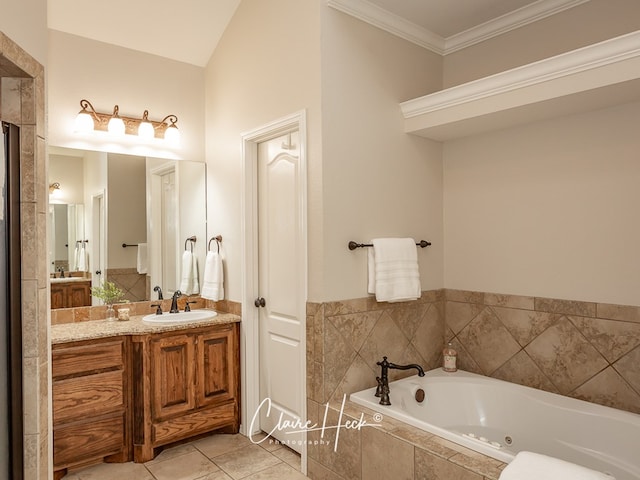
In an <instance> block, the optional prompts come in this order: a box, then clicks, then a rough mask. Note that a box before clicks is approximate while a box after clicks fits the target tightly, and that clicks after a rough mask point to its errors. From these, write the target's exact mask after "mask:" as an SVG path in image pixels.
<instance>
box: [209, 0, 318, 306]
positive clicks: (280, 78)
mask: <svg viewBox="0 0 640 480" xmlns="http://www.w3.org/2000/svg"><path fill="white" fill-rule="evenodd" d="M318 6H319V2H314V1H305V2H301V1H299V0H272V1H269V2H264V1H263V0H245V1H243V2H242V3H241V4H240V6H239V7H238V10H237V11H236V13H235V16H234V18H233V20H232V22H231V23H230V25H229V26H228V27H227V29H226V31H225V33H224V36H223V37H222V40H221V42H220V44H219V45H218V47H217V49H216V51H215V52H214V54H213V56H212V58H211V61H210V63H209V65H208V66H207V77H206V108H207V122H206V123H207V128H206V138H207V172H208V178H207V188H208V192H209V197H208V210H207V215H208V226H209V230H210V232H211V234H212V235H214V234H221V235H222V236H223V237H224V240H223V243H222V245H223V248H224V252H225V255H226V259H227V260H226V261H227V269H226V274H227V276H226V285H225V290H226V292H225V296H226V297H227V298H228V299H231V300H235V301H240V300H241V280H242V272H241V271H240V266H241V263H242V262H241V243H242V232H241V195H242V168H243V167H242V165H243V161H242V149H241V141H240V139H241V135H242V134H243V133H244V132H248V131H251V130H254V129H256V128H258V127H261V126H263V125H265V124H267V123H270V122H272V121H274V120H277V119H279V118H282V117H284V116H287V115H290V114H292V113H295V112H298V111H300V110H302V109H306V113H307V157H308V173H309V177H308V178H309V182H308V183H309V185H308V191H309V193H308V197H309V211H310V212H313V214H312V215H310V218H309V238H310V247H309V254H310V256H311V258H312V260H311V262H312V263H313V262H314V261H315V260H314V259H316V258H318V256H319V248H320V247H321V245H319V240H320V239H321V228H322V216H321V215H322V198H321V196H320V195H321V170H322V168H321V144H320V133H321V132H320V86H319V82H320V59H319V50H320V45H319V39H320V31H319V17H318ZM319 276H320V273H319V272H317V271H316V272H315V274H311V285H310V289H311V290H315V289H317V288H319V287H318V283H319V282H318V280H317V278H318V277H319Z"/></svg>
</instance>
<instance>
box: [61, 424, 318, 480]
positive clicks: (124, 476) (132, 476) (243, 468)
mask: <svg viewBox="0 0 640 480" xmlns="http://www.w3.org/2000/svg"><path fill="white" fill-rule="evenodd" d="M263 438H264V435H263V436H257V435H256V436H254V437H253V441H254V442H258V441H259V440H261V439H263ZM306 478H307V477H305V476H304V475H303V474H302V473H300V456H299V455H298V454H297V453H296V452H294V451H293V450H291V449H289V448H288V447H285V446H283V445H278V444H274V443H273V442H272V441H270V440H269V439H265V440H264V441H263V442H261V443H259V444H255V443H253V442H251V440H249V439H248V438H247V437H245V436H244V435H240V434H238V435H221V434H218V435H211V436H210V437H206V438H201V439H199V440H195V441H193V442H191V443H186V444H183V445H179V446H177V447H173V448H168V449H166V450H164V451H163V452H162V453H160V454H159V455H158V456H157V457H156V458H154V459H153V460H151V461H150V462H147V463H144V464H142V463H110V464H107V463H103V464H99V465H94V466H91V467H87V468H83V469H78V470H72V471H70V472H69V473H68V474H67V475H66V476H65V477H64V480H237V479H243V480H304V479H306Z"/></svg>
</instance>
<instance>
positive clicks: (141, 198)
mask: <svg viewBox="0 0 640 480" xmlns="http://www.w3.org/2000/svg"><path fill="white" fill-rule="evenodd" d="M145 161H146V159H145V158H143V157H133V156H131V155H118V154H109V155H108V167H107V171H108V173H107V185H108V192H109V193H108V195H107V211H106V213H107V252H108V253H107V268H135V267H136V259H137V253H138V251H137V249H136V248H122V244H123V243H129V244H133V243H142V242H145V241H146V239H147V199H146V195H147V190H146V177H145V175H146V165H145Z"/></svg>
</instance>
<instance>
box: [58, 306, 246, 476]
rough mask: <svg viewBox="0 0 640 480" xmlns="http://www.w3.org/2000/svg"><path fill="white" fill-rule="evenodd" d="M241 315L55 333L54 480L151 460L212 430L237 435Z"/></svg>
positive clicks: (96, 324)
mask: <svg viewBox="0 0 640 480" xmlns="http://www.w3.org/2000/svg"><path fill="white" fill-rule="evenodd" d="M238 322H239V317H237V316H235V315H230V314H219V315H218V316H216V317H214V318H213V319H211V320H206V321H200V322H190V323H186V324H163V325H149V324H145V323H144V322H142V320H141V317H140V316H136V317H132V319H131V320H130V321H128V322H117V321H116V322H108V321H103V320H101V321H91V322H80V323H75V324H65V325H56V326H53V327H52V340H53V345H52V377H53V387H52V389H53V462H54V470H55V476H54V478H55V479H60V478H62V477H63V476H64V475H65V474H66V471H67V469H68V468H70V467H73V466H76V465H82V464H86V463H90V462H96V461H101V460H104V461H106V462H128V461H131V460H134V461H135V462H146V461H149V460H151V459H152V458H153V457H154V450H155V449H156V448H157V447H161V446H164V445H167V444H170V443H174V442H177V441H180V440H184V439H186V438H190V437H193V436H195V435H200V434H202V433H206V432H210V431H213V430H219V429H221V430H223V431H225V432H227V433H237V432H238V429H239V425H240V418H239V393H240V392H239V346H238V337H239V323H238Z"/></svg>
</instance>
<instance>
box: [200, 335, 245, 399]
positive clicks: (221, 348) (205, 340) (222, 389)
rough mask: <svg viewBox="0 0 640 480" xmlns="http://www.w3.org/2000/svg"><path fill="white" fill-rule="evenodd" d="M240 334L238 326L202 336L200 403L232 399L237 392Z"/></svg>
mask: <svg viewBox="0 0 640 480" xmlns="http://www.w3.org/2000/svg"><path fill="white" fill-rule="evenodd" d="M236 342H237V339H236V335H235V330H234V328H232V327H230V328H228V329H224V330H218V331H215V332H210V333H203V334H201V335H199V336H198V384H197V389H196V391H197V402H198V406H199V407H202V406H205V405H212V404H215V403H222V402H225V401H228V400H232V399H233V398H234V397H235V396H236V391H237V384H236V368H237V367H236V364H237V359H236V352H237V348H236Z"/></svg>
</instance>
